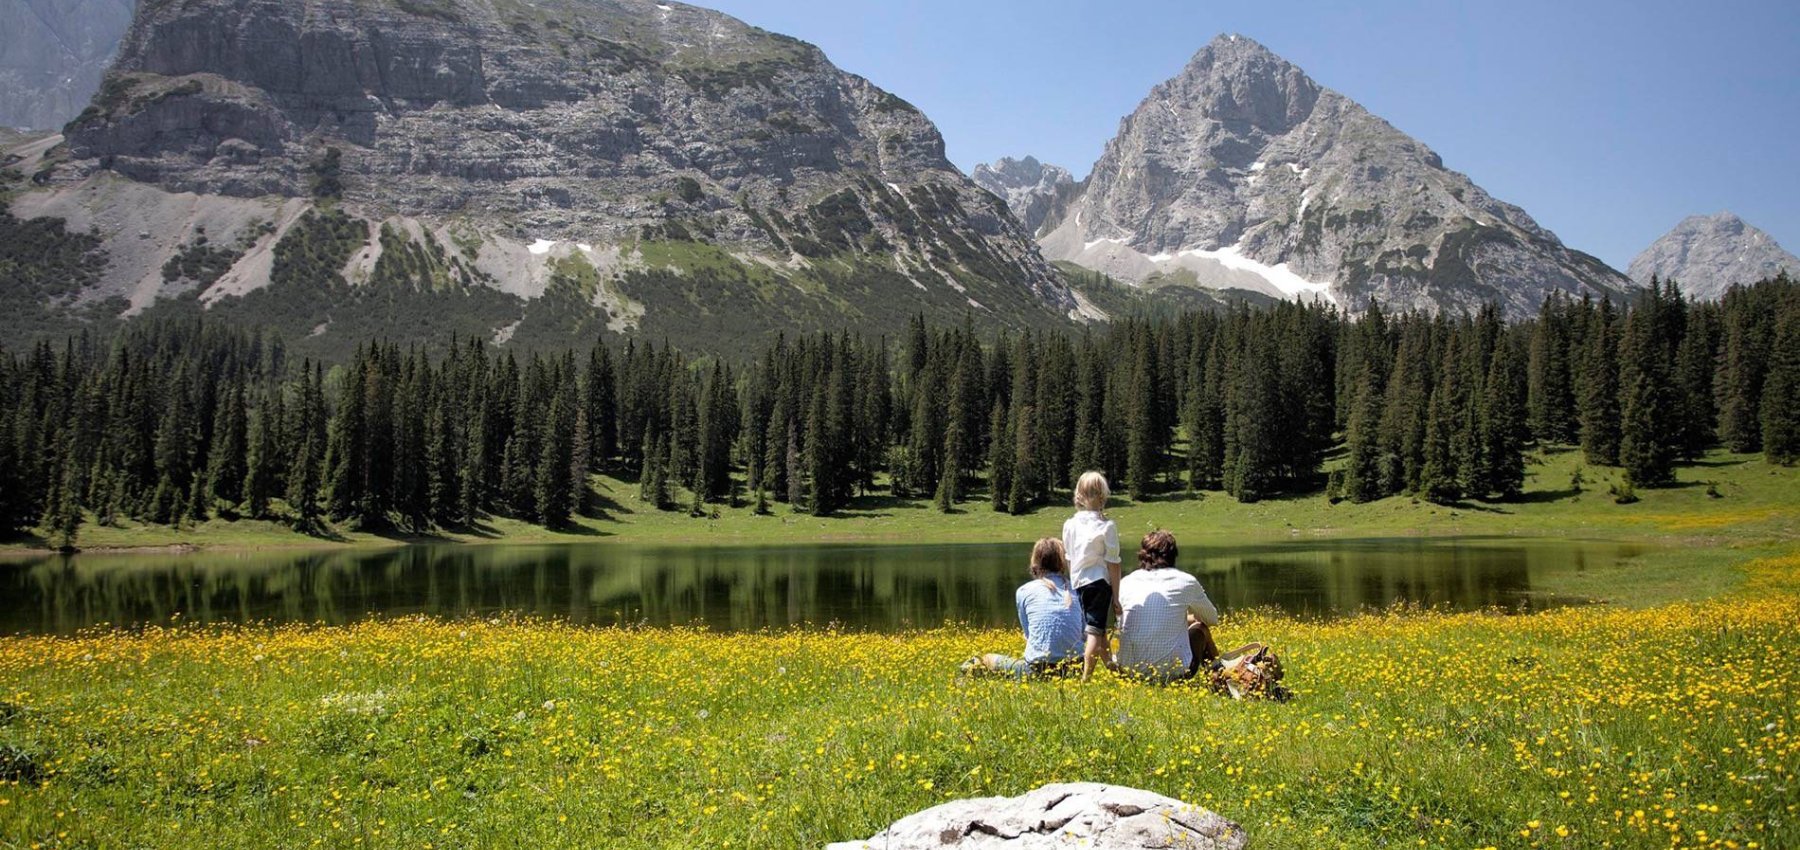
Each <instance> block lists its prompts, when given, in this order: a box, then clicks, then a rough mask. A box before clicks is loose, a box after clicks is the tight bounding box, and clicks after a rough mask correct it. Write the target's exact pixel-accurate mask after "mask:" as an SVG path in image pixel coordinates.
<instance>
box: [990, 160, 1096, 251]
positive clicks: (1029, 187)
mask: <svg viewBox="0 0 1800 850" xmlns="http://www.w3.org/2000/svg"><path fill="white" fill-rule="evenodd" d="M974 178H975V185H977V186H980V187H981V188H983V189H986V190H988V191H989V192H993V193H994V194H995V195H998V196H999V197H1000V199H1001V200H1003V201H1005V202H1006V205H1007V207H1008V208H1010V209H1011V210H1012V213H1013V215H1014V216H1017V217H1018V219H1019V223H1021V224H1023V225H1025V229H1026V230H1028V231H1031V232H1033V233H1035V232H1037V229H1038V227H1039V226H1040V225H1042V224H1043V223H1044V219H1045V217H1047V216H1048V215H1050V212H1051V209H1052V208H1053V207H1055V206H1056V205H1057V204H1058V203H1059V202H1061V201H1062V200H1064V199H1065V198H1066V197H1067V196H1068V195H1069V194H1070V190H1072V189H1074V187H1075V178H1074V177H1073V176H1072V175H1070V174H1069V169H1067V168H1063V167H1062V166H1060V165H1045V164H1044V163H1041V162H1038V160H1037V157H1034V156H1027V157H1025V158H1024V159H1013V158H1012V157H1010V156H1005V157H1001V158H1000V159H999V160H998V161H996V162H994V163H993V164H992V165H989V164H987V163H985V162H984V163H981V164H979V165H977V166H975V174H974Z"/></svg>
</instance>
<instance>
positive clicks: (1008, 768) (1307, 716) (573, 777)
mask: <svg viewBox="0 0 1800 850" xmlns="http://www.w3.org/2000/svg"><path fill="white" fill-rule="evenodd" d="M1573 462H1574V459H1573V458H1571V457H1570V456H1569V453H1565V454H1560V455H1553V456H1550V457H1548V458H1545V459H1543V463H1541V464H1540V465H1538V466H1536V467H1534V479H1533V486H1532V489H1531V490H1530V491H1529V492H1528V493H1527V496H1526V498H1525V499H1524V500H1522V501H1521V502H1519V503H1516V504H1509V505H1492V506H1490V505H1466V506H1461V507H1458V508H1442V507H1434V506H1429V505H1422V504H1414V503H1412V502H1411V501H1410V500H1405V499H1388V500H1384V501H1383V502H1378V503H1375V504H1373V505H1361V506H1354V507H1352V506H1349V505H1332V504H1330V503H1328V502H1326V501H1325V500H1324V499H1323V498H1321V497H1312V498H1307V499H1293V500H1279V501H1273V502H1264V503H1259V504H1256V505H1236V504H1235V503H1231V502H1230V501H1229V500H1228V499H1224V498H1218V497H1208V498H1203V499H1193V498H1170V499H1166V500H1153V501H1150V502H1146V503H1143V504H1135V505H1134V504H1123V505H1120V506H1119V508H1118V509H1117V512H1116V513H1117V516H1118V517H1119V521H1120V523H1121V526H1122V527H1123V528H1124V529H1125V530H1126V531H1127V533H1128V535H1129V533H1130V532H1131V531H1134V530H1135V529H1136V527H1137V526H1139V525H1150V524H1162V525H1166V526H1168V527H1171V528H1174V529H1175V530H1176V531H1177V533H1178V534H1184V535H1190V536H1191V537H1192V538H1193V539H1205V538H1207V537H1210V536H1212V535H1221V536H1229V535H1236V534H1249V533H1253V532H1254V533H1260V534H1262V535H1264V536H1282V535H1319V536H1354V535H1356V534H1362V535H1364V536H1379V535H1416V534H1452V533H1454V534H1464V535H1468V534H1474V535H1480V534H1521V533H1533V532H1535V533H1539V534H1562V535H1565V536H1590V537H1608V538H1620V539H1637V540H1642V541H1645V542H1647V543H1651V544H1653V545H1654V546H1656V547H1657V550H1656V551H1655V552H1653V553H1652V554H1650V555H1647V556H1645V557H1644V558H1641V559H1638V560H1635V561H1632V562H1628V563H1627V564H1625V565H1623V566H1620V567H1614V568H1608V569H1605V570H1597V571H1595V572H1594V573H1592V574H1589V575H1586V576H1583V577H1580V578H1578V579H1577V581H1578V582H1585V583H1586V584H1587V585H1588V586H1589V592H1590V593H1591V595H1592V596H1593V597H1594V598H1597V599H1601V600H1605V601H1607V602H1609V603H1611V604H1600V605H1590V606H1583V607H1575V608H1564V609H1557V610H1554V611H1550V612H1547V613H1542V614H1535V615H1530V616H1509V615H1502V614H1499V613H1466V614H1449V613H1444V612H1434V611H1423V610H1416V609H1398V610H1390V611H1373V612H1368V613H1365V614H1362V615H1359V616H1354V617H1349V618H1343V619H1336V620H1319V621H1313V620H1305V619H1298V618H1293V617H1288V616H1282V615H1278V614H1274V613H1272V612H1266V611H1248V612H1232V613H1231V614H1229V615H1228V616H1227V618H1226V620H1225V622H1224V624H1223V626H1222V628H1221V633H1220V641H1221V643H1222V644H1225V645H1231V644H1235V643H1238V642H1242V641H1247V640H1253V639H1254V640H1263V641H1267V642H1269V643H1271V644H1273V645H1274V646H1276V647H1277V648H1278V649H1279V650H1280V651H1281V653H1282V654H1283V658H1284V660H1285V661H1286V665H1287V670H1288V678H1287V684H1288V685H1290V686H1291V687H1292V689H1293V690H1294V691H1295V693H1296V695H1297V698H1296V699H1295V700H1294V701H1293V702H1291V703H1287V704H1271V703H1249V702H1246V703H1237V702H1231V701H1230V700H1228V699H1226V698H1222V697H1219V696H1215V695H1212V694H1210V693H1207V692H1205V691H1202V690H1199V689H1196V688H1190V687H1171V688H1158V687H1150V686H1145V685H1140V684H1135V683H1131V682H1126V681H1121V680H1118V679H1114V678H1112V677H1109V676H1102V677H1100V678H1098V679H1097V680H1096V681H1095V682H1092V683H1087V684H1081V683H1077V682H1067V681H1063V682H1049V683H1031V684H1016V683H1011V682H1000V681H989V680H979V681H959V680H958V679H957V678H956V676H955V669H956V665H957V662H959V661H960V660H962V659H963V658H966V657H968V656H970V655H972V654H975V653H977V652H982V651H990V650H1013V649H1015V648H1016V644H1017V643H1018V637H1017V635H1016V633H1014V632H1012V631H1010V630H976V629H969V628H964V627H958V626H955V625H945V626H943V627H938V628H930V629H923V630H918V631H912V632H907V633H902V634H858V633H845V632H836V631H831V630H825V629H802V630H791V631H779V632H764V633H753V634H737V635H727V634H718V633H711V632H707V631H703V630H697V629H680V628H677V629H617V628H605V629H593V628H576V627H570V626H567V625H564V624H561V623H558V622H554V621H539V620H517V619H506V618H501V619H494V620H481V621H457V622H446V621H436V620H410V619H409V620H388V621H381V622H372V623H366V624H362V625H355V626H349V627H342V628H307V627H283V628H279V629H269V628H257V627H248V628H229V629H218V630H203V629H194V628H186V629H173V630H160V629H151V630H146V631H144V632H141V633H123V632H95V633H90V634H85V635H81V636H78V637H75V638H34V637H15V638H7V639H4V640H0V701H3V702H4V706H0V777H3V778H4V779H3V781H0V846H15V847H44V848H48V847H87V846H140V847H177V846H196V845H199V846H208V847H306V846H329V847H357V846H411V847H431V848H446V847H492V846H514V845H519V846H588V845H594V844H604V845H607V846H617V847H670V846H673V847H810V846H818V845H820V844H823V843H825V842H828V841H832V840H844V839H852V838H856V837H859V836H866V835H869V834H872V833H874V832H875V831H876V830H878V829H879V828H880V827H881V826H883V825H885V824H886V823H888V822H890V821H892V820H894V819H895V818H897V817H900V816H902V815H904V814H906V813H909V812H911V811H915V810H917V809H920V808H924V807H926V806H929V805H932V804H934V803H937V802H941V801H943V800H946V799H950V798H956V797H965V796H972V795H984V794H1016V793H1021V792H1023V791H1025V790H1028V789H1030V788H1032V787H1035V786H1037V785H1040V784H1043V783H1046V782H1053V781H1073V780H1092V781H1102V782H1117V783H1124V784H1129V785H1133V786H1137V787H1142V788H1147V789H1150V790H1153V791H1157V792H1161V793H1165V794H1169V795H1171V796H1175V797H1179V798H1182V799H1186V800H1189V801H1192V802H1195V803H1198V804H1201V805H1204V806H1207V807H1210V808H1213V809H1215V810H1217V811H1219V812H1220V813H1222V814H1224V815H1226V816H1227V817H1230V818H1233V819H1235V820H1237V821H1239V822H1240V823H1242V824H1243V825H1244V826H1245V827H1246V829H1248V831H1249V832H1250V834H1251V836H1252V839H1253V842H1254V846H1257V847H1264V848H1277V847H1347V848H1375V847H1393V846H1433V847H1458V848H1482V847H1494V848H1503V847H1519V848H1523V847H1555V848H1589V847H1592V848H1600V847H1717V848H1783V847H1795V846H1800V785H1797V784H1796V776H1795V773H1796V770H1800V729H1797V728H1796V726H1797V723H1800V717H1797V708H1800V700H1797V698H1796V695H1797V694H1800V653H1796V651H1795V650H1796V649H1797V648H1800V646H1797V642H1796V638H1795V631H1794V624H1795V623H1797V622H1800V542H1797V539H1796V534H1795V532H1796V525H1795V515H1794V510H1793V502H1794V493H1795V490H1794V486H1795V484H1796V482H1797V480H1800V478H1797V477H1796V473H1795V471H1793V470H1788V469H1782V468H1778V467H1769V466H1767V465H1765V464H1763V463H1762V462H1761V461H1760V460H1759V459H1753V458H1749V457H1743V456H1725V455H1715V456H1712V457H1710V458H1709V459H1708V460H1707V462H1706V463H1707V464H1708V465H1706V466H1700V467H1693V468H1690V469H1687V470H1684V471H1683V474H1684V478H1686V479H1687V480H1688V481H1689V482H1690V483H1689V484H1688V486H1684V487H1677V488H1673V489H1667V490H1657V491H1645V492H1643V493H1642V495H1643V497H1644V499H1643V501H1641V502H1639V503H1637V504H1633V505H1617V504H1614V503H1613V500H1612V499H1610V498H1608V497H1606V495H1605V491H1604V481H1603V475H1599V476H1596V475H1593V474H1592V473H1588V476H1589V477H1590V478H1592V479H1595V480H1593V481H1589V482H1588V483H1587V484H1586V486H1585V488H1584V490H1585V491H1584V492H1583V493H1581V494H1574V493H1568V492H1561V491H1564V490H1565V489H1567V488H1566V487H1565V485H1566V483H1567V482H1568V481H1569V480H1570V478H1571V476H1572V473H1573ZM1709 481H1711V482H1716V483H1713V484H1712V486H1711V487H1710V488H1709V487H1708V485H1707V483H1706V482H1709ZM1708 489H1712V490H1713V491H1715V492H1717V493H1718V494H1719V495H1718V497H1717V498H1715V497H1713V496H1711V495H1708V494H1707V492H1706V491H1707V490H1708ZM1544 492H1552V493H1555V495H1554V497H1553V498H1545V497H1543V496H1534V494H1540V493H1544ZM867 510H869V511H870V512H871V513H887V514H889V516H886V517H880V516H867V517H857V516H854V515H853V516H850V517H845V518H842V519H839V520H826V521H825V522H826V523H827V525H826V526H825V528H824V529H822V530H820V531H814V530H813V529H812V528H811V527H810V526H809V525H807V524H809V523H815V522H818V520H814V519H812V518H810V517H806V518H802V517H797V516H788V517H783V516H780V515H778V516H775V517H753V516H750V515H748V512H747V511H746V512H743V513H742V514H739V513H734V512H731V511H730V510H729V509H727V510H726V511H724V512H722V515H721V518H720V519H718V520H705V519H702V520H694V519H690V518H688V517H686V516H685V515H682V516H675V515H664V514H658V513H656V512H645V511H640V510H636V509H634V510H633V512H632V513H631V514H619V515H617V516H615V518H614V519H613V520H611V522H613V523H615V525H617V526H630V527H631V528H633V529H634V530H638V531H643V532H645V533H644V534H643V535H641V536H640V535H636V534H627V533H625V532H624V531H620V530H618V529H616V528H615V529H609V531H611V532H612V533H613V534H616V535H617V538H616V539H620V540H631V539H651V538H654V536H655V535H656V534H663V533H667V534H675V533H677V531H676V530H679V529H688V530H689V532H688V536H689V537H690V538H695V539H708V538H706V537H705V536H704V535H705V534H710V533H717V534H718V535H719V536H720V537H730V538H736V539H737V540H738V541H739V542H745V541H754V540H757V539H764V538H763V537H762V535H765V534H766V535H768V538H775V537H780V538H781V539H787V540H792V539H794V537H796V536H800V535H802V534H808V535H815V536H819V535H828V534H831V533H834V532H836V533H838V534H840V535H843V536H852V535H854V534H855V533H857V530H858V529H861V530H862V533H866V534H868V535H869V536H870V537H871V538H872V539H882V538H883V537H885V536H886V535H890V534H892V535H905V534H909V533H915V534H916V533H921V531H920V530H921V529H927V528H929V529H934V530H935V531H934V532H933V534H934V536H940V537H945V538H949V539H957V536H958V535H961V534H964V533H969V534H973V533H974V531H973V529H974V528H976V527H985V528H987V529H989V535H988V536H987V537H986V539H996V538H998V539H1009V538H1011V539H1020V540H1024V539H1028V538H1029V537H1031V536H1036V535H1037V534H1040V533H1043V530H1042V527H1043V526H1045V525H1046V524H1051V523H1052V520H1054V519H1060V512H1048V511H1046V512H1040V513H1039V515H1037V516H1027V517H1006V516H1001V515H995V514H992V513H990V512H987V511H985V510H982V511H979V512H977V511H969V512H967V513H966V514H953V515H951V516H950V517H948V518H944V517H940V516H933V515H930V514H928V513H926V512H925V509H923V508H920V509H919V513H918V514H913V513H909V512H908V511H909V510H910V509H909V508H907V507H905V506H898V507H873V508H867ZM597 522H607V520H599V521H597ZM765 523H766V524H767V525H764V524H765ZM832 523H838V524H837V525H833V524H832ZM965 523H966V526H965ZM700 528H710V529H713V530H714V531H711V532H704V533H701V532H695V531H693V529H700ZM663 529H668V531H663ZM765 529H769V530H765ZM583 539H594V538H593V537H592V536H588V537H584V538H583ZM602 539H613V538H602ZM352 545H354V543H353V544H352Z"/></svg>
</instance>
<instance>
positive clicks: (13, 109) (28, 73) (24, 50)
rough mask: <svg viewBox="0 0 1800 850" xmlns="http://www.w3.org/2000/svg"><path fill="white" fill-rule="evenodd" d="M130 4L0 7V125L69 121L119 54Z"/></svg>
mask: <svg viewBox="0 0 1800 850" xmlns="http://www.w3.org/2000/svg"><path fill="white" fill-rule="evenodd" d="M133 5H134V4H133V3H132V0H7V2H5V3H0V125H3V126H6V127H15V128H29V129H46V130H48V129H55V128H59V127H61V126H62V125H63V123H64V122H66V121H68V120H69V119H70V118H74V117H75V115H76V113H79V112H80V111H81V110H82V108H83V107H85V106H87V103H88V98H90V97H92V96H93V94H94V91H95V89H98V88H99V87H100V75H101V74H103V73H105V71H106V63H107V62H110V61H111V60H112V58H113V54H114V53H115V52H117V51H118V47H119V39H120V38H121V37H123V36H124V35H125V28H126V26H128V25H129V24H130V23H131V8H132V6H133Z"/></svg>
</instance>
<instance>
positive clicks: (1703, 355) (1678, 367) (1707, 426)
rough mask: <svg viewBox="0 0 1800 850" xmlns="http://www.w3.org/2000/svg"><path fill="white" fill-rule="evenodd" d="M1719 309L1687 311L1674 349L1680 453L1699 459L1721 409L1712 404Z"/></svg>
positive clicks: (1710, 439)
mask: <svg viewBox="0 0 1800 850" xmlns="http://www.w3.org/2000/svg"><path fill="white" fill-rule="evenodd" d="M1716 323H1717V313H1716V311H1714V310H1712V309H1710V308H1705V307H1700V306H1697V307H1696V308H1695V309H1693V310H1691V311H1690V312H1689V313H1688V322H1687V333H1685V334H1683V335H1682V337H1681V347H1680V348H1679V349H1678V350H1677V351H1676V353H1675V383H1676V386H1677V387H1678V391H1679V394H1680V404H1679V407H1680V411H1681V417H1680V418H1681V456H1682V457H1683V458H1686V459H1687V460H1697V459H1699V457H1700V455H1701V454H1703V453H1704V452H1705V451H1706V450H1707V448H1709V447H1711V446H1712V445H1713V443H1714V442H1716V441H1717V439H1718V437H1717V436H1716V434H1715V432H1714V427H1715V424H1716V423H1717V421H1718V417H1719V414H1718V409H1717V407H1715V406H1714V404H1713V376H1714V374H1715V373H1716V372H1717V366H1716V363H1715V355H1714V351H1713V349H1714V342H1713V336H1714V332H1715V331H1714V326H1715V324H1716Z"/></svg>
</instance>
